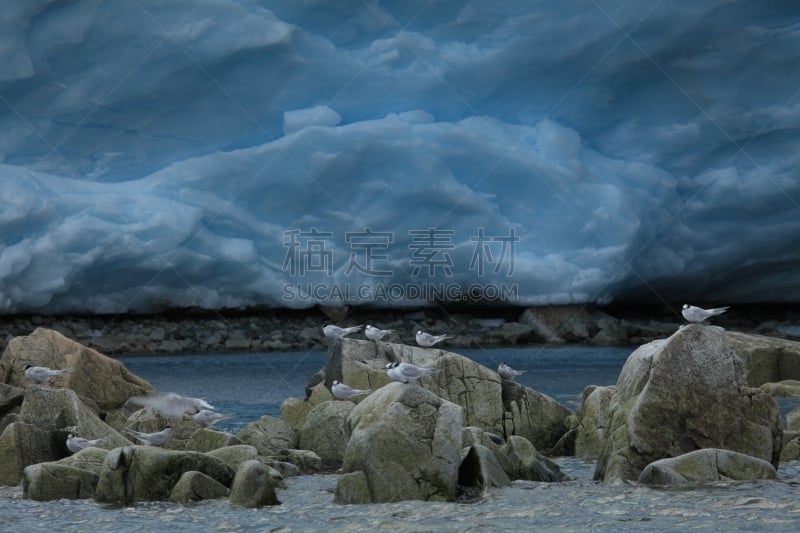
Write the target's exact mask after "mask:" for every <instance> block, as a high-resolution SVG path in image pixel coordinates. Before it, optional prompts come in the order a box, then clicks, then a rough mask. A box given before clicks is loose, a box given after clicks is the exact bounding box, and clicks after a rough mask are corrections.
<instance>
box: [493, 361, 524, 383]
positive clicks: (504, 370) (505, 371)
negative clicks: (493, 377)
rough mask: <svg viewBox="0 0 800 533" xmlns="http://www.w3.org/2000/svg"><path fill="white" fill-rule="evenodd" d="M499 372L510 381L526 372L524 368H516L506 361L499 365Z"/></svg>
mask: <svg viewBox="0 0 800 533" xmlns="http://www.w3.org/2000/svg"><path fill="white" fill-rule="evenodd" d="M497 373H498V374H500V377H501V378H503V379H507V380H508V381H514V378H515V377H516V376H519V375H520V374H524V373H525V371H524V370H514V369H513V368H511V367H510V366H508V365H507V364H506V363H505V361H500V364H499V365H497Z"/></svg>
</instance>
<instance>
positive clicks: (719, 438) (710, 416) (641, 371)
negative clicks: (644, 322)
mask: <svg viewBox="0 0 800 533" xmlns="http://www.w3.org/2000/svg"><path fill="white" fill-rule="evenodd" d="M609 420H610V423H609V427H608V430H607V432H606V441H605V443H604V445H603V450H602V453H601V455H600V458H599V460H598V462H597V467H596V469H595V479H598V480H610V479H620V478H621V479H631V480H633V479H637V478H638V477H639V474H640V473H641V471H642V470H643V469H644V467H645V466H647V465H648V464H650V463H652V462H654V461H657V460H659V459H664V458H668V457H677V456H679V455H683V454H684V453H688V452H690V451H694V450H697V449H701V448H722V449H728V450H733V451H738V452H740V453H745V454H747V455H750V456H753V457H756V458H759V459H762V460H765V461H767V462H769V463H772V464H773V465H777V464H778V458H779V456H780V449H781V433H782V428H781V421H780V416H779V412H778V407H777V405H776V403H775V400H774V399H773V398H772V397H770V396H769V395H768V394H766V393H765V392H763V391H760V390H758V389H753V388H749V387H747V385H746V375H745V367H744V363H743V361H742V360H741V359H740V358H739V357H738V356H737V355H736V354H735V352H734V351H733V350H732V349H731V348H730V346H729V344H728V340H727V336H726V333H725V330H723V329H722V328H719V327H715V326H704V325H700V324H692V325H688V326H685V327H683V328H681V329H680V330H678V331H677V332H676V333H674V334H673V335H672V336H671V337H669V338H668V339H665V340H657V341H653V342H651V343H649V344H645V345H643V346H641V347H640V348H639V349H637V350H636V351H635V352H634V353H632V354H631V355H630V356H629V357H628V360H627V362H626V363H625V366H624V367H623V369H622V371H621V373H620V376H619V379H618V381H617V390H616V392H615V393H614V396H613V398H612V400H611V405H610V409H609Z"/></svg>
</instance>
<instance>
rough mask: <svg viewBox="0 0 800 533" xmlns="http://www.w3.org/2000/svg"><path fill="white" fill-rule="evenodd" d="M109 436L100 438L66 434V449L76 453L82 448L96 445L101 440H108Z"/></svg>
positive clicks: (101, 441) (100, 442)
mask: <svg viewBox="0 0 800 533" xmlns="http://www.w3.org/2000/svg"><path fill="white" fill-rule="evenodd" d="M109 438H110V437H104V438H102V439H93V440H90V439H84V438H81V437H76V436H75V435H73V434H72V433H70V434H69V435H67V449H68V450H69V451H71V452H72V453H77V452H79V451H81V450H83V449H84V448H88V447H90V446H97V445H98V444H102V443H103V442H105V441H107V440H109Z"/></svg>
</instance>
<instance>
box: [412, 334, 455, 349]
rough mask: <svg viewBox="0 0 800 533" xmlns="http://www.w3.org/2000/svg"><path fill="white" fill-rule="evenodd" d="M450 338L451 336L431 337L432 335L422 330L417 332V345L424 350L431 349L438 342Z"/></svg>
mask: <svg viewBox="0 0 800 533" xmlns="http://www.w3.org/2000/svg"><path fill="white" fill-rule="evenodd" d="M449 338H450V336H449V335H431V334H430V333H426V332H424V331H422V330H419V331H417V344H419V345H420V346H422V347H423V348H430V347H431V346H433V345H434V344H436V343H437V342H442V341H443V340H445V339H449Z"/></svg>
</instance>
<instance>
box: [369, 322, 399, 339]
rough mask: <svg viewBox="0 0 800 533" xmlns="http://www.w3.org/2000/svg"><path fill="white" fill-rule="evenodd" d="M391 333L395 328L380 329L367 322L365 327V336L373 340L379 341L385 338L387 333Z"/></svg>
mask: <svg viewBox="0 0 800 533" xmlns="http://www.w3.org/2000/svg"><path fill="white" fill-rule="evenodd" d="M390 333H394V330H393V329H380V328H376V327H375V326H372V325H370V324H367V327H366V328H364V336H365V337H366V338H368V339H369V340H371V341H379V340H381V339H383V338H384V337H385V336H386V335H389V334H390Z"/></svg>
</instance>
